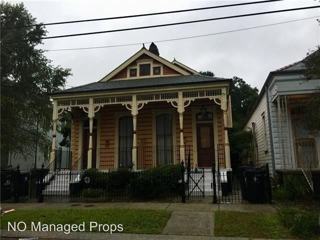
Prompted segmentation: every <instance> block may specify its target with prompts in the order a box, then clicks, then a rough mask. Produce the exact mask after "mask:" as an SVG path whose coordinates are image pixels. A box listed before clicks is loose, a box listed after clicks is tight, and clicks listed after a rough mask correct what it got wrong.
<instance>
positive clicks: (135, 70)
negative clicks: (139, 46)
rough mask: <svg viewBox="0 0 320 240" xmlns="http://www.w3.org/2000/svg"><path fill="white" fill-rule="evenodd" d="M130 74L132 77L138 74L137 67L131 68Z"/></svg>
mask: <svg viewBox="0 0 320 240" xmlns="http://www.w3.org/2000/svg"><path fill="white" fill-rule="evenodd" d="M129 76H130V77H136V76H137V69H136V68H130V69H129Z"/></svg>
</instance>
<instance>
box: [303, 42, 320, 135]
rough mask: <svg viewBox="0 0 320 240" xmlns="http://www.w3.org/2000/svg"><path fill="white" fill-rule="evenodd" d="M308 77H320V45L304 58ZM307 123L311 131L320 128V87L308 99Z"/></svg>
mask: <svg viewBox="0 0 320 240" xmlns="http://www.w3.org/2000/svg"><path fill="white" fill-rule="evenodd" d="M304 62H305V65H306V76H307V78H308V79H311V78H320V46H319V47H318V49H317V50H315V51H313V52H311V53H308V54H307V57H306V58H305V60H304ZM305 113H306V125H307V127H308V128H309V130H311V131H319V130H320V89H318V91H317V93H316V94H314V95H313V96H312V97H311V98H310V100H309V101H308V104H307V107H306V112H305Z"/></svg>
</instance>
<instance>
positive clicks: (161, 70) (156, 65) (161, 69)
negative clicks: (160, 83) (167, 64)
mask: <svg viewBox="0 0 320 240" xmlns="http://www.w3.org/2000/svg"><path fill="white" fill-rule="evenodd" d="M155 67H159V68H160V74H154V73H153V68H155ZM162 75H163V67H162V65H160V64H153V65H152V76H162Z"/></svg>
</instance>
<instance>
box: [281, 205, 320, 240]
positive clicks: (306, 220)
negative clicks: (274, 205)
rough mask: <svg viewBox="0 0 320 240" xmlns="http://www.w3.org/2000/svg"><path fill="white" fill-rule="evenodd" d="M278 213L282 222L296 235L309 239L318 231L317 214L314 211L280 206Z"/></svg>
mask: <svg viewBox="0 0 320 240" xmlns="http://www.w3.org/2000/svg"><path fill="white" fill-rule="evenodd" d="M278 213H279V218H280V221H281V222H282V224H283V225H284V226H285V227H287V228H288V229H289V230H290V232H291V233H292V234H293V235H295V236H297V237H300V238H303V239H310V238H311V237H313V236H316V235H317V234H318V233H319V222H318V221H319V219H318V218H319V215H318V213H316V212H310V211H303V210H299V209H295V208H282V209H280V210H279V212H278Z"/></svg>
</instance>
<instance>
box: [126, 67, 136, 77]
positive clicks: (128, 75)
mask: <svg viewBox="0 0 320 240" xmlns="http://www.w3.org/2000/svg"><path fill="white" fill-rule="evenodd" d="M132 69H135V70H136V73H137V74H136V76H130V71H131V70H132ZM127 77H128V78H136V77H138V68H137V67H136V66H134V67H128V72H127Z"/></svg>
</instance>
